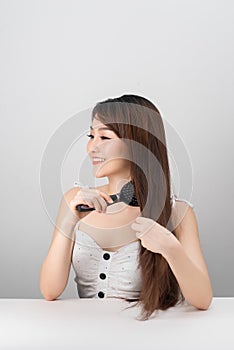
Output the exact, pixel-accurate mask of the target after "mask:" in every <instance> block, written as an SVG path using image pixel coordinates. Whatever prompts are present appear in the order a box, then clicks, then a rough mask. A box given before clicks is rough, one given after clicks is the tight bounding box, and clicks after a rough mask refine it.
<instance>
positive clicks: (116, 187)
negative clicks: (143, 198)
mask: <svg viewBox="0 0 234 350" xmlns="http://www.w3.org/2000/svg"><path fill="white" fill-rule="evenodd" d="M108 180H109V183H108V185H107V193H108V194H116V193H119V192H120V191H121V189H122V187H123V186H124V185H125V184H126V183H128V182H129V181H130V180H131V178H130V176H126V178H119V177H108Z"/></svg>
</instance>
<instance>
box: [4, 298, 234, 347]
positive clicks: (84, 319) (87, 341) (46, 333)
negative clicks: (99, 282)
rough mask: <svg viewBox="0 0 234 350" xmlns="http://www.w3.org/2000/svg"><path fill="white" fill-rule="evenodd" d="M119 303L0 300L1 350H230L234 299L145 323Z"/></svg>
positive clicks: (176, 309) (162, 314) (185, 308)
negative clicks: (204, 309) (202, 309)
mask: <svg viewBox="0 0 234 350" xmlns="http://www.w3.org/2000/svg"><path fill="white" fill-rule="evenodd" d="M128 305H132V304H128V303H127V302H125V301H124V300H121V299H115V298H107V299H79V298H78V299H58V300H55V301H46V300H44V299H0V349H1V350H9V349H16V350H29V349H30V350H34V349H38V350H39V349H40V350H47V349H64V350H69V349H79V350H87V349H89V350H96V349H98V350H99V349H100V350H105V349H109V350H112V349H113V350H115V349H122V350H125V349H126V350H132V349H134V350H138V349H139V350H144V349H145V350H151V349H154V350H155V349H159V350H164V349H170V350H171V349H173V350H177V349H178V350H179V349H180V350H183V349H186V350H193V349H194V350H200V349H201V350H203V349H205V350H209V349H212V350H215V349H217V350H229V349H230V350H233V349H234V339H233V338H234V336H233V332H234V328H233V327H234V322H233V321H234V298H214V299H213V302H212V304H211V306H210V308H209V309H208V310H207V311H201V310H197V309H195V308H193V307H192V306H189V305H184V306H181V305H178V306H176V307H173V308H170V309H168V310H167V311H160V312H159V316H158V317H156V318H151V319H149V320H147V321H138V320H136V319H135V318H137V316H138V315H139V313H140V308H139V307H134V308H131V309H128V310H124V308H125V307H126V306H128Z"/></svg>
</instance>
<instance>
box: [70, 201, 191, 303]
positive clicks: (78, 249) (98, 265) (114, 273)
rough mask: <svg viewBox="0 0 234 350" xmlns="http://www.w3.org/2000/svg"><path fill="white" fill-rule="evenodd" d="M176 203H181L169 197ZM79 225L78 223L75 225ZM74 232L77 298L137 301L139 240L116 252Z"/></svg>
mask: <svg viewBox="0 0 234 350" xmlns="http://www.w3.org/2000/svg"><path fill="white" fill-rule="evenodd" d="M171 200H172V206H174V201H175V200H182V201H185V202H186V203H188V204H189V205H190V206H191V207H193V205H192V204H191V203H190V202H188V201H186V200H184V199H178V198H176V197H175V196H174V198H173V197H172V199H171ZM78 223H79V222H78ZM78 223H77V224H76V226H75V228H74V233H75V242H74V248H73V253H72V267H73V269H74V272H75V278H74V281H75V282H76V284H77V292H78V296H79V297H80V298H107V297H117V298H128V299H138V298H139V295H140V291H141V283H142V279H141V268H140V267H139V266H138V263H139V252H140V247H141V243H140V240H137V241H135V242H131V243H129V244H127V245H125V246H123V247H121V248H119V249H118V250H117V251H115V252H110V251H106V250H103V249H102V248H101V247H100V246H99V245H98V244H97V243H96V241H95V240H94V239H93V238H91V237H90V236H89V235H88V234H87V233H85V232H83V231H80V230H78V228H77V225H78Z"/></svg>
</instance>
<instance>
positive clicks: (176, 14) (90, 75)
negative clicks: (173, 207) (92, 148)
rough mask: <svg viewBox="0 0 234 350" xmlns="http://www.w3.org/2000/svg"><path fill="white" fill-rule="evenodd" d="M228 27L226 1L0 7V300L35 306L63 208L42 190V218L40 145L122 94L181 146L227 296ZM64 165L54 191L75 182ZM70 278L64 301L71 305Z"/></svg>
mask: <svg viewBox="0 0 234 350" xmlns="http://www.w3.org/2000/svg"><path fill="white" fill-rule="evenodd" d="M233 18H234V3H233V2H232V1H224V0H222V1H214V0H206V1H204V0H196V1H189V0H186V1H173V0H171V1H167V0H163V1H160V2H159V1H147V0H146V1H136V0H135V1H118V2H113V1H97V2H94V1H86V2H81V1H29V0H28V1H1V2H0V23H1V27H0V28H1V55H0V60H1V62H0V69H1V79H0V93H1V102H0V103H1V105H0V108H1V138H0V142H1V151H2V152H1V182H0V186H1V246H0V297H3V298H4V297H8V298H42V295H41V293H40V290H39V272H40V268H41V265H42V263H43V260H44V258H45V257H46V255H47V252H48V248H49V244H50V240H51V237H52V233H53V223H52V221H53V215H55V214H56V211H57V208H58V201H59V200H60V193H59V192H58V193H57V195H56V194H54V193H53V192H52V190H51V194H50V192H49V195H51V198H52V202H51V203H54V212H53V213H49V214H48V212H46V210H45V207H44V204H43V201H42V197H41V184H40V183H39V174H40V170H41V160H42V158H43V155H44V153H45V150H46V147H47V145H48V142H49V141H50V140H51V139H53V135H54V134H55V131H56V130H57V129H58V128H62V125H63V124H64V123H65V122H66V121H67V120H69V118H71V117H72V116H74V115H75V114H76V113H78V112H79V111H82V110H86V109H88V108H92V107H93V106H94V105H95V103H96V102H97V101H101V100H103V99H106V98H108V97H116V96H120V95H122V94H124V93H133V94H139V95H143V96H145V97H146V98H149V99H150V100H151V101H152V102H154V103H155V104H156V106H157V107H158V108H159V109H160V111H161V113H162V115H163V117H164V118H165V119H166V120H167V121H168V122H169V123H170V125H172V126H173V128H174V129H175V130H176V131H177V133H178V134H179V135H180V136H181V138H182V139H183V142H184V144H185V145H186V148H187V150H188V152H189V154H190V158H191V162H192V167H193V176H194V178H193V192H192V197H191V198H187V199H190V201H191V202H192V203H193V204H194V210H195V213H196V216H197V220H198V224H199V230H200V238H201V244H202V249H203V253H204V256H205V260H206V263H207V266H208V269H209V272H210V277H211V280H212V285H213V290H214V294H215V296H234V282H233V278H232V277H231V276H232V275H233V265H234V257H233V243H234V238H233V227H232V218H233V194H234V193H233V181H232V180H233V178H234V176H233V175H234V174H233V162H232V158H231V157H230V156H231V149H233V146H234V145H233V138H232V130H233V125H232V123H233V121H232V117H233V116H232V115H231V113H233V78H234V74H233V61H234V48H233V47H234V45H233V34H234V24H233ZM88 126H89V119H88V117H87V118H86V119H82V120H81V130H83V131H85V129H86V128H87V127H88ZM78 134H80V131H79V132H78ZM61 137H63V135H62V133H61ZM87 141H88V139H87V138H84V139H83V142H82V143H81V145H80V148H79V152H78V153H77V159H76V164H77V163H79V161H80V160H82V159H83V158H82V157H84V156H85V155H84V152H85V143H86V142H87ZM58 152H59V150H58ZM69 164H70V165H69ZM69 164H67V167H65V168H66V171H64V175H63V179H62V191H65V190H68V189H69V188H71V187H72V185H73V180H75V178H76V175H77V169H75V170H74V168H72V166H71V164H72V161H70V162H69ZM69 166H70V169H71V172H70V173H69V172H68V171H67V169H69ZM56 175H57V177H58V178H59V179H60V174H56ZM56 175H55V176H56ZM52 176H54V175H53V174H52ZM55 181H57V179H56V178H55ZM104 182H105V181H104ZM104 182H103V183H104ZM181 185H182V184H181ZM51 219H52V220H51ZM73 278H74V272H73V270H71V274H70V278H69V283H68V286H67V288H66V290H65V291H64V293H63V294H62V297H76V296H77V292H76V286H75V282H74V281H73Z"/></svg>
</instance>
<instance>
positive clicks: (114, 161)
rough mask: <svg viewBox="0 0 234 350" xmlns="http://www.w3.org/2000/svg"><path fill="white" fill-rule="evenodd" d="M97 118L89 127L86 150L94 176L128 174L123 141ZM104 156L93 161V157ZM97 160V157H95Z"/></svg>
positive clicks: (125, 147) (125, 148) (128, 157)
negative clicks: (102, 159)
mask: <svg viewBox="0 0 234 350" xmlns="http://www.w3.org/2000/svg"><path fill="white" fill-rule="evenodd" d="M100 128H107V126H106V125H105V124H103V123H101V122H100V121H99V120H98V119H96V118H94V119H93V122H92V125H91V128H90V140H89V141H88V143H87V146H86V151H87V153H88V155H89V157H90V158H91V161H92V164H93V171H94V176H95V177H105V176H107V177H111V176H112V177H113V176H118V178H126V176H127V177H129V176H130V175H129V174H130V162H129V159H131V158H130V155H129V151H128V148H127V145H126V144H125V143H124V141H123V140H122V139H121V138H119V137H118V136H117V135H116V134H115V132H114V131H112V130H110V129H109V130H107V129H106V130H102V129H100ZM95 157H96V158H104V161H100V162H95V161H94V162H93V158H95ZM97 160H98V159H97Z"/></svg>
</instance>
